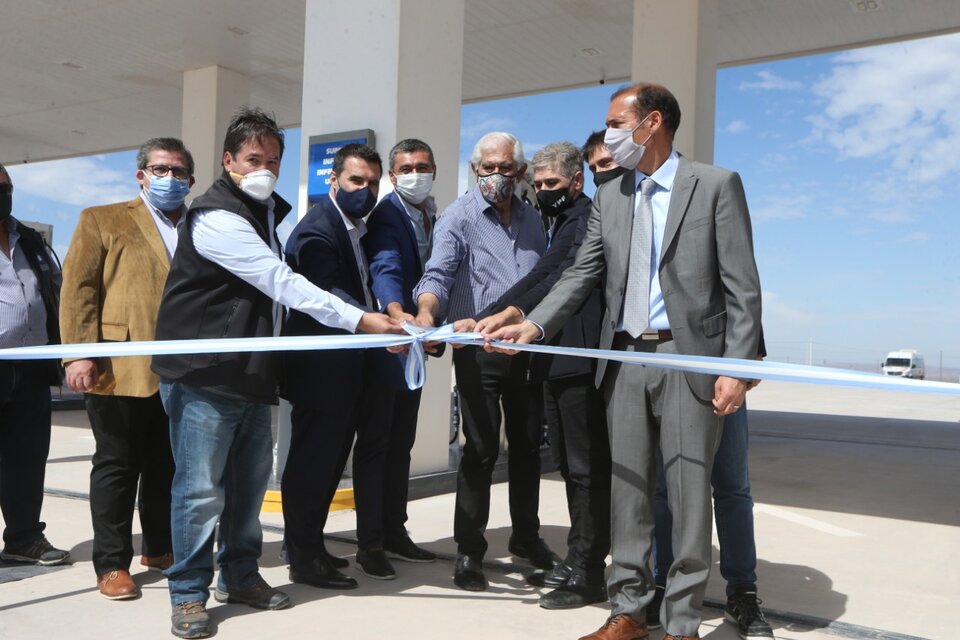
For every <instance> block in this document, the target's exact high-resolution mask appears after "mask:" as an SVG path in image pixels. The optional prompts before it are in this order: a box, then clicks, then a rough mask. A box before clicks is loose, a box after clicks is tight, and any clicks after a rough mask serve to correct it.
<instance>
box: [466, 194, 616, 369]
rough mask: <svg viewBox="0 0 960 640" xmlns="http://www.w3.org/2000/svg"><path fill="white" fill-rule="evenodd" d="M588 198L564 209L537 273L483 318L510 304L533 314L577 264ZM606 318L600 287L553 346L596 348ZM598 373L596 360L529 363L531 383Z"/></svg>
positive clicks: (537, 358)
mask: <svg viewBox="0 0 960 640" xmlns="http://www.w3.org/2000/svg"><path fill="white" fill-rule="evenodd" d="M592 204H593V203H592V202H591V201H590V198H588V197H587V196H585V195H583V194H580V196H579V197H577V199H576V200H574V201H573V203H572V204H571V205H570V206H569V207H568V208H567V210H566V211H564V212H563V213H561V214H560V215H559V216H557V220H556V223H555V226H554V230H553V238H552V240H551V242H550V248H549V249H547V252H546V253H545V254H543V256H542V257H541V258H540V260H539V261H537V264H536V265H535V266H534V267H533V269H532V270H531V271H530V273H528V274H527V275H525V276H524V277H523V278H521V279H520V280H519V281H517V283H516V284H515V285H513V286H512V287H511V288H510V289H509V290H508V291H507V292H506V293H504V294H503V295H502V296H500V298H499V299H498V300H497V301H496V302H494V303H493V304H491V305H490V306H489V307H487V308H486V309H485V310H484V311H483V312H481V313H480V314H479V317H481V318H483V317H486V316H488V315H490V314H492V313H497V312H499V311H502V310H503V309H506V308H507V307H508V306H510V305H514V306H516V307H519V308H520V309H521V310H522V311H523V312H524V314H526V313H529V312H530V311H531V310H532V309H533V308H534V307H536V306H537V305H538V304H540V301H541V300H543V298H544V297H545V296H546V295H547V293H548V292H549V291H550V288H551V287H553V285H554V284H555V283H556V282H557V280H559V279H560V276H561V274H563V272H564V270H566V268H567V267H569V266H570V265H572V264H573V262H574V259H575V258H576V255H577V249H579V248H580V244H581V243H582V242H583V237H584V235H585V234H586V231H587V220H588V219H589V217H590V209H591V206H592ZM602 319H603V293H602V291H601V289H600V288H599V287H597V288H595V289H594V290H593V292H592V293H591V294H590V295H589V296H588V297H587V299H586V300H585V301H584V302H583V304H582V305H581V306H580V309H579V310H578V311H577V312H576V313H574V314H573V315H572V316H571V317H570V319H569V320H567V322H566V324H565V325H564V326H563V328H562V329H561V330H560V332H559V333H557V335H555V336H554V337H553V339H552V340H551V341H550V344H552V345H558V346H563V347H585V348H588V349H595V348H596V347H597V345H598V344H599V343H600V322H601V320H602ZM595 372H596V360H594V359H593V358H579V357H574V356H554V355H550V354H539V353H538V354H535V355H534V356H533V357H532V358H531V360H530V378H531V379H532V380H555V379H558V378H566V377H570V376H575V375H582V374H590V375H593V374H594V373H595Z"/></svg>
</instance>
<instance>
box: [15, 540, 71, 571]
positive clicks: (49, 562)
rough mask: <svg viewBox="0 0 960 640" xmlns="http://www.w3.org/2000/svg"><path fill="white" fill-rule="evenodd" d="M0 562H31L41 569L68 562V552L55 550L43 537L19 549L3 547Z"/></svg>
mask: <svg viewBox="0 0 960 640" xmlns="http://www.w3.org/2000/svg"><path fill="white" fill-rule="evenodd" d="M0 560H4V561H5V562H32V563H33V564H36V565H40V566H41V567H51V566H53V565H56V564H63V563H65V562H67V561H69V560H70V552H69V551H64V550H63V549H57V548H56V547H54V546H53V545H52V544H50V542H49V541H48V540H47V538H46V537H45V536H40V537H39V538H37V539H36V540H34V541H32V542H28V543H27V544H25V545H23V546H20V547H11V546H10V545H7V546H5V547H4V548H3V551H0Z"/></svg>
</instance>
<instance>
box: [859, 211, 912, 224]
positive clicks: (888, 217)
mask: <svg viewBox="0 0 960 640" xmlns="http://www.w3.org/2000/svg"><path fill="white" fill-rule="evenodd" d="M868 217H869V218H870V219H871V220H876V221H877V222H882V223H884V224H910V223H911V222H916V218H914V217H913V216H912V215H910V214H909V213H907V212H905V211H877V212H875V213H871V214H870V215H869V216H868Z"/></svg>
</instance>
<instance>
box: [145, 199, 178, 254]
mask: <svg viewBox="0 0 960 640" xmlns="http://www.w3.org/2000/svg"><path fill="white" fill-rule="evenodd" d="M140 199H141V200H143V204H145V205H147V211H149V212H150V213H152V214H153V223H154V224H155V225H157V231H159V232H160V239H161V240H163V246H165V247H166V248H167V258H168V259H169V260H171V261H172V260H173V254H175V253H176V252H177V238H178V237H179V234H180V226H181V225H182V224H183V221H184V219H185V218H186V216H184V215H182V214H181V215H180V219H179V220H177V222H176V223H174V222H173V221H172V220H170V218H168V217H167V216H165V215H164V213H163V212H162V211H160V209H157V208H156V207H155V206H153V205H152V204H150V201H149V200H147V198H146V196H144V195H143V192H140ZM183 213H186V209H184V211H183Z"/></svg>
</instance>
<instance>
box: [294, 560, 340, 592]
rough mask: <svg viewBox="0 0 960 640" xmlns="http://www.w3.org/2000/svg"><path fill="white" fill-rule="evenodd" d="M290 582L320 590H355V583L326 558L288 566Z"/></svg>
mask: <svg viewBox="0 0 960 640" xmlns="http://www.w3.org/2000/svg"><path fill="white" fill-rule="evenodd" d="M290 582H297V583H299V584H308V585H310V586H311V587H317V588H320V589H356V588H357V581H356V580H354V579H353V578H351V577H349V576H345V575H343V574H342V573H340V572H339V571H337V569H336V568H335V567H334V566H333V565H332V564H330V563H329V562H327V560H326V558H315V559H314V560H313V561H312V562H310V563H309V564H305V565H301V566H294V565H290Z"/></svg>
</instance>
